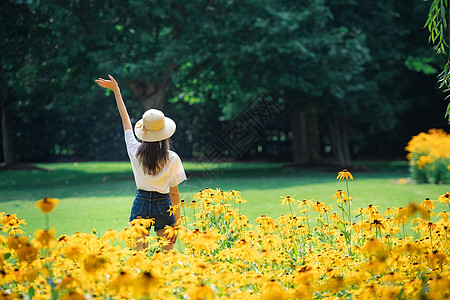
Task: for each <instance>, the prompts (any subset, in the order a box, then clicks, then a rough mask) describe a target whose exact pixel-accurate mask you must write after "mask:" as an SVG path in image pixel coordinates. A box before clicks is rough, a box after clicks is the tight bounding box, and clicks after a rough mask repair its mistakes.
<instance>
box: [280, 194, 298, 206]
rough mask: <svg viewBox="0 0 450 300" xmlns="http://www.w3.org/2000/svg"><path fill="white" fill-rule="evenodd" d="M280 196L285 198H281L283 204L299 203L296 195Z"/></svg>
mask: <svg viewBox="0 0 450 300" xmlns="http://www.w3.org/2000/svg"><path fill="white" fill-rule="evenodd" d="M280 198H283V199H282V200H280V201H281V205H282V206H285V205H293V204H295V203H297V200H295V199H294V197H291V196H286V197H283V196H280Z"/></svg>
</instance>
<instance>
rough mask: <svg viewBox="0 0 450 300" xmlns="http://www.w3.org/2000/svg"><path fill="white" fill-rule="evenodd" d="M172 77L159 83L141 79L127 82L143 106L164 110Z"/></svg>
mask: <svg viewBox="0 0 450 300" xmlns="http://www.w3.org/2000/svg"><path fill="white" fill-rule="evenodd" d="M169 83H170V78H169V79H166V80H164V81H163V82H159V83H149V82H146V81H141V80H133V81H129V82H127V85H128V88H129V89H130V90H131V91H132V92H133V94H134V95H135V96H136V97H137V98H138V99H139V100H140V101H141V104H142V107H143V108H144V109H145V110H147V109H150V108H156V109H159V110H162V109H163V108H164V103H165V101H166V94H167V90H168V88H169Z"/></svg>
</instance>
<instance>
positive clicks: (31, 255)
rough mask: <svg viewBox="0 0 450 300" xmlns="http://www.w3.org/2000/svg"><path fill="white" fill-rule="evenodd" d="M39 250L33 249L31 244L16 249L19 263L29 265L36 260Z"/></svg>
mask: <svg viewBox="0 0 450 300" xmlns="http://www.w3.org/2000/svg"><path fill="white" fill-rule="evenodd" d="M38 253H39V250H38V249H37V248H35V247H33V246H32V245H31V244H29V243H27V244H25V245H23V246H21V247H20V248H19V249H17V257H18V258H19V261H20V262H27V263H31V262H32V261H34V260H36V259H37V256H38Z"/></svg>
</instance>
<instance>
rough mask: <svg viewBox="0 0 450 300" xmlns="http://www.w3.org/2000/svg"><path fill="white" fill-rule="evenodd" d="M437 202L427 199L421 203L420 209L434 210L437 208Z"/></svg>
mask: <svg viewBox="0 0 450 300" xmlns="http://www.w3.org/2000/svg"><path fill="white" fill-rule="evenodd" d="M434 201H435V200H430V198H426V199H425V200H423V201H422V203H420V207H422V208H424V209H426V210H432V209H434V208H435V207H436V203H434Z"/></svg>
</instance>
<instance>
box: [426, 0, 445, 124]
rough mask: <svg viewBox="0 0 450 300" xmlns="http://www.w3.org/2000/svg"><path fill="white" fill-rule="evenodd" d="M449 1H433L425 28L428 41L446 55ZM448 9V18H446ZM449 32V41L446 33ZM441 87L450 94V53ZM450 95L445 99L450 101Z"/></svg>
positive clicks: (440, 78)
mask: <svg viewBox="0 0 450 300" xmlns="http://www.w3.org/2000/svg"><path fill="white" fill-rule="evenodd" d="M448 2H449V0H433V2H432V3H431V6H430V11H429V12H428V19H427V21H426V23H425V27H427V28H428V31H429V32H430V36H429V39H428V41H429V42H431V43H433V45H435V48H436V51H437V53H446V52H445V49H446V48H448V41H450V30H447V27H448V19H447V18H448V16H450V6H449V5H448V4H449V3H448ZM447 9H448V16H446V13H447ZM446 31H447V34H448V36H447V39H446V37H445V32H446ZM438 82H439V87H440V88H443V89H444V92H450V51H449V54H448V58H447V62H446V63H445V66H444V69H443V71H442V72H441V73H440V74H439V76H438ZM449 97H450V94H449V95H448V96H447V97H445V99H448V98H449ZM444 117H445V118H448V121H449V123H450V103H449V104H448V106H447V111H446V113H445V116H444Z"/></svg>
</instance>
